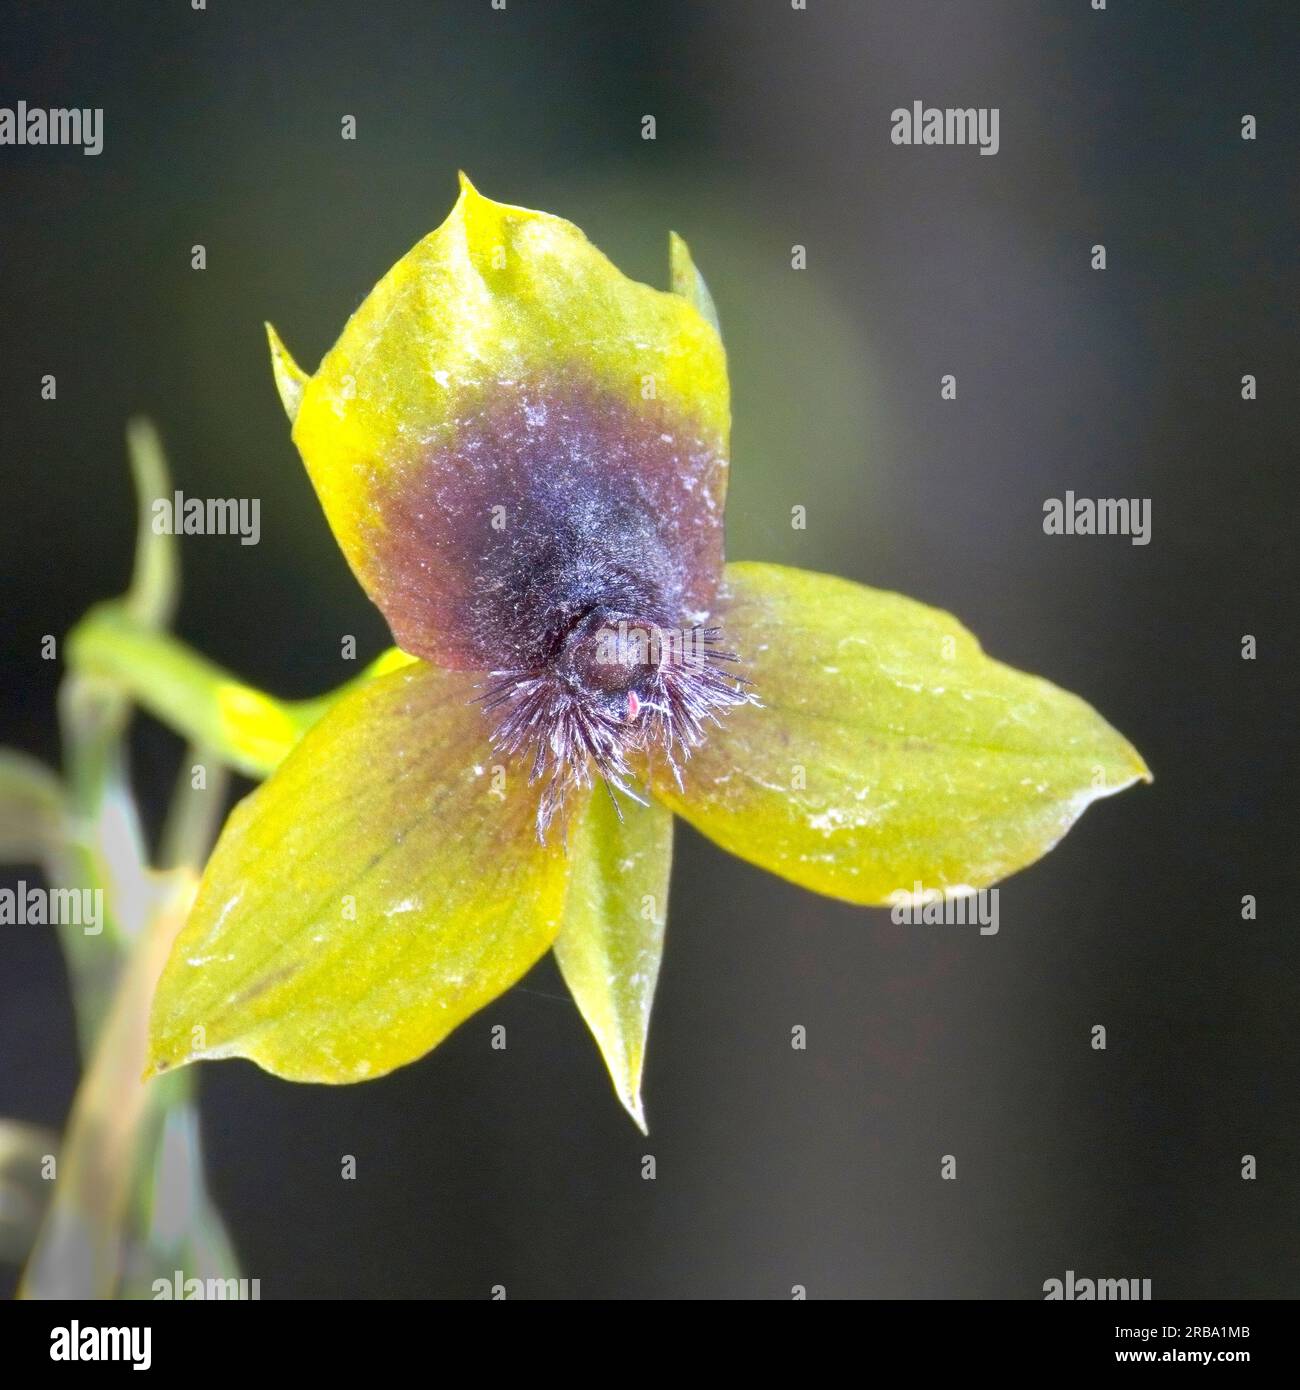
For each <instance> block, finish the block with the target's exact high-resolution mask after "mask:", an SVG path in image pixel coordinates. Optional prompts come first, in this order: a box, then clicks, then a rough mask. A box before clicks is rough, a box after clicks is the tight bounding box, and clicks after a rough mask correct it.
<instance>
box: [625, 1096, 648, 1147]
mask: <svg viewBox="0 0 1300 1390" xmlns="http://www.w3.org/2000/svg"><path fill="white" fill-rule="evenodd" d="M619 1100H620V1101H621V1102H622V1103H623V1109H624V1110H626V1111H627V1113H628V1114H629V1115H631V1117H632V1123H633V1124H634V1125H636V1127H637V1128H638V1129H639V1130H640V1131H641V1133H642V1134H644V1135H645V1136H646V1138H647V1139H648V1138H649V1137H650V1126H649V1125H648V1124H646V1118H645V1106H644V1105H643V1104H642V1102H641V1093H640V1092H639V1091H638V1092H637V1093H636V1094H634V1095H623V1094H621V1093H620V1095H619Z"/></svg>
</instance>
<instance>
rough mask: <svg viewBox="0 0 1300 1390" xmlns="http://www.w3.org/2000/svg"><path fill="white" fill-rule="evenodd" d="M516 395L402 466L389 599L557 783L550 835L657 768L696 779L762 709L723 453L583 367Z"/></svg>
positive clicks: (470, 408) (693, 427)
mask: <svg viewBox="0 0 1300 1390" xmlns="http://www.w3.org/2000/svg"><path fill="white" fill-rule="evenodd" d="M512 385H513V389H512V390H511V391H509V392H503V391H502V390H500V388H499V386H494V387H493V389H491V390H485V391H484V392H483V395H482V397H481V398H480V399H473V398H469V397H466V398H465V399H463V400H462V401H461V403H460V410H459V419H458V422H457V426H456V429H455V430H454V432H452V434H451V435H450V436H449V437H448V438H446V439H445V440H444V441H443V442H441V443H439V444H436V445H434V444H424V443H422V442H420V441H419V440H418V439H413V441H412V444H411V451H410V454H409V456H408V457H406V458H405V459H403V460H402V461H401V462H400V463H399V465H398V466H396V467H392V468H390V470H389V474H388V477H389V483H388V486H387V488H386V489H385V490H382V491H381V492H380V493H379V494H377V495H378V501H379V505H378V508H377V512H376V516H375V522H374V524H375V526H376V531H375V534H374V536H373V538H372V541H371V551H372V553H373V554H374V555H376V556H378V557H380V559H379V560H378V561H377V562H376V564H377V569H376V572H375V573H374V574H373V575H372V576H371V587H372V594H373V596H374V597H375V599H376V601H377V602H378V603H379V605H380V607H381V608H382V609H383V610H384V613H385V616H386V617H387V618H388V620H389V622H390V623H391V624H392V627H393V633H394V636H395V637H396V638H397V640H398V642H399V643H400V645H401V646H402V647H403V648H404V649H405V650H406V651H408V652H411V653H412V654H413V655H415V656H420V657H423V658H424V659H425V660H427V661H432V662H434V663H435V664H437V665H442V666H448V667H452V668H456V669H459V670H472V671H481V672H483V673H484V674H485V680H484V682H483V685H482V687H481V688H482V690H483V691H484V694H483V696H482V702H483V706H484V708H485V710H486V711H487V712H488V715H489V718H490V719H491V720H492V721H493V725H494V728H493V730H492V733H491V738H492V741H493V743H494V745H495V747H497V748H498V749H499V750H501V751H502V752H503V753H505V754H508V755H510V756H511V757H519V758H527V759H528V760H529V761H528V767H529V771H530V775H531V778H532V780H533V781H534V782H537V783H540V784H541V792H540V798H539V807H538V815H537V823H538V833H539V835H541V834H545V832H546V830H547V827H548V826H549V825H550V824H551V822H552V821H553V820H554V819H555V818H556V816H557V814H558V813H560V812H561V810H562V808H563V805H564V802H565V798H566V794H567V793H568V792H569V791H570V790H571V789H574V788H584V787H590V786H591V785H592V784H593V783H594V781H595V780H596V779H598V778H599V779H603V780H604V781H605V782H606V784H607V785H608V786H609V787H610V788H611V789H614V790H620V791H623V792H626V793H627V794H629V795H634V794H635V793H634V791H633V782H634V780H635V777H636V776H638V775H640V773H641V771H642V770H643V767H644V762H645V757H643V756H642V755H646V757H651V758H652V757H654V756H656V755H661V756H663V757H664V758H666V759H667V762H668V765H669V767H670V768H671V769H672V771H673V772H674V773H675V774H676V773H679V771H680V766H681V763H682V761H683V760H684V759H685V758H686V757H687V756H689V754H690V751H691V749H692V748H694V747H696V746H697V745H698V744H699V743H700V741H701V740H702V738H703V737H704V733H705V729H706V727H707V726H708V725H709V724H710V723H711V722H714V721H716V719H717V717H718V715H719V713H720V712H721V711H722V710H723V709H725V708H727V707H729V706H734V705H740V704H745V703H747V702H749V700H750V699H751V697H750V696H749V695H748V694H747V693H746V692H747V682H746V681H745V680H744V679H743V677H741V676H740V675H738V674H736V673H735V671H734V669H733V664H734V662H735V660H736V658H735V656H734V655H733V654H732V653H731V652H728V651H725V650H724V649H723V647H722V637H721V633H720V631H719V629H718V628H717V627H714V626H710V625H709V623H710V621H711V620H710V614H711V613H712V612H714V610H715V606H716V602H715V601H716V597H717V590H718V584H719V581H720V579H721V576H722V501H723V496H724V493H725V489H726V472H727V461H726V457H725V454H724V453H723V449H724V447H725V446H724V441H723V440H722V439H721V438H719V437H718V436H717V435H716V434H715V433H711V432H710V431H709V430H708V429H707V428H705V427H704V426H702V425H700V424H699V423H698V422H696V421H694V420H693V419H691V418H689V417H688V416H686V415H684V414H683V413H682V411H681V408H680V406H678V407H675V408H674V407H670V406H669V405H668V404H666V403H665V402H663V401H660V400H655V399H651V400H640V399H636V400H632V399H629V398H628V397H627V395H626V394H615V393H611V392H608V391H602V390H599V389H597V388H596V387H595V386H594V385H592V384H591V383H590V381H589V380H587V379H585V376H584V373H583V371H582V369H581V367H574V368H573V369H572V370H566V369H564V368H563V367H560V366H556V367H555V368H554V369H552V370H551V371H549V372H548V373H547V374H546V376H545V377H544V378H537V379H531V380H527V381H520V382H516V383H513V384H512ZM634 768H635V772H634ZM616 804H617V803H616Z"/></svg>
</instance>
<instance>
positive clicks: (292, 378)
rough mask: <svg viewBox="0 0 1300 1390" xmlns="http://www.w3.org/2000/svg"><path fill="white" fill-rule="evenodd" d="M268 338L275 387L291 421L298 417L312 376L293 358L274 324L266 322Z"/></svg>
mask: <svg viewBox="0 0 1300 1390" xmlns="http://www.w3.org/2000/svg"><path fill="white" fill-rule="evenodd" d="M266 340H267V342H268V343H269V344H270V347H271V370H272V372H274V373H275V389H276V390H277V391H278V392H279V394H280V404H281V405H283V406H284V413H285V414H286V415H287V416H288V417H289V423H290V424H291V425H292V424H293V422H294V421H295V420H296V419H297V418H298V410H299V407H300V406H301V405H302V393H303V392H304V391H305V390H306V389H307V383H308V381H310V380H311V378H310V376H309V375H308V374H307V373H306V372H304V371H303V370H302V368H301V367H300V366H299V365H298V364H297V363H296V362H295V361H294V360H293V358H292V356H291V355H290V353H289V349H288V348H287V347H285V345H284V343H283V342H282V341H281V338H280V335H279V334H278V333H277V332H276V331H275V328H274V326H273V325H272V324H269V323H268V324H266Z"/></svg>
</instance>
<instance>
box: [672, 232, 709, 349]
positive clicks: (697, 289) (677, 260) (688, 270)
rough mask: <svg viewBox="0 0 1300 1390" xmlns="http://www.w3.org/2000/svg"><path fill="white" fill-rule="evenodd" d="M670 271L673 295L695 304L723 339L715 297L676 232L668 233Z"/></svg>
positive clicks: (689, 251) (688, 249)
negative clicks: (678, 295) (714, 301)
mask: <svg viewBox="0 0 1300 1390" xmlns="http://www.w3.org/2000/svg"><path fill="white" fill-rule="evenodd" d="M668 271H669V276H670V278H671V283H672V287H673V293H674V294H680V295H681V296H682V298H683V299H686V300H688V301H689V302H690V303H691V304H693V305H694V306H695V308H696V309H697V310H698V311H699V313H700V316H701V317H702V318H704V319H707V320H708V322H709V323H711V324H712V325H713V328H714V331H715V332H717V334H718V336H719V337H721V335H722V330H721V328H720V327H719V325H718V310H717V306H716V305H715V304H714V303H713V296H712V295H711V294H710V293H709V287H708V285H706V284H705V283H704V276H703V275H701V274H700V272H699V268H698V267H697V266H696V264H695V260H694V258H693V257H692V255H691V248H690V247H689V246H687V244H686V242H685V241H684V240H683V239H682V238H681V237H679V236H678V235H677V233H676V232H669V233H668Z"/></svg>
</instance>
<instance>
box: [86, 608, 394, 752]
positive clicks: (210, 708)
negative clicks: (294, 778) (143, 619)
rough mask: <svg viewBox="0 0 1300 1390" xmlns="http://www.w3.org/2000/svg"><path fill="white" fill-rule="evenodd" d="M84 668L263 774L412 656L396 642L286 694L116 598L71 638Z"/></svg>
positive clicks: (191, 737)
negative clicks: (319, 683) (321, 691)
mask: <svg viewBox="0 0 1300 1390" xmlns="http://www.w3.org/2000/svg"><path fill="white" fill-rule="evenodd" d="M68 659H69V661H70V662H71V664H72V666H73V667H74V668H75V669H76V670H78V671H81V672H84V673H86V674H91V675H97V676H102V677H105V678H107V679H109V680H112V681H113V682H114V683H116V684H117V685H118V687H119V688H120V689H121V690H122V691H124V692H125V693H126V694H128V695H130V696H131V698H132V699H133V700H135V701H136V702H137V703H138V704H139V705H140V706H141V707H142V708H144V709H146V710H148V711H149V713H150V714H152V715H153V716H154V718H155V719H158V720H160V721H161V722H162V723H164V724H166V725H168V726H169V727H170V728H172V729H175V730H176V731H177V732H178V733H180V734H182V735H184V736H185V737H186V738H188V739H189V740H190V741H191V742H193V743H197V744H201V745H203V746H205V747H208V748H210V749H212V751H213V752H214V753H215V754H216V755H217V756H218V757H220V758H221V759H222V760H223V761H224V762H226V763H228V764H229V765H230V766H231V767H233V768H234V769H235V770H236V771H237V772H242V773H244V774H245V775H246V776H248V777H265V776H266V775H267V774H268V773H269V772H270V771H271V770H272V769H273V768H275V767H276V766H278V764H279V763H280V762H281V760H282V759H283V758H284V757H285V755H286V754H287V753H288V752H289V750H290V749H291V748H292V747H293V746H294V744H296V743H297V742H298V740H299V739H300V738H301V737H302V736H303V734H305V733H306V732H307V730H308V729H310V728H311V727H312V725H313V724H315V723H316V722H317V720H319V719H320V717H321V716H322V715H323V714H324V713H325V711H326V710H327V709H329V708H330V706H331V705H332V704H333V703H334V702H335V701H336V700H337V699H338V698H339V697H340V696H341V695H342V694H343V693H344V692H346V691H349V690H351V689H354V688H355V687H356V686H358V685H360V684H364V683H365V682H366V681H368V680H372V679H374V678H375V677H376V676H380V675H383V674H385V673H386V672H388V671H393V670H397V669H398V668H400V667H401V666H404V665H407V664H408V663H409V662H411V661H412V660H413V658H412V657H410V656H408V655H407V654H406V653H405V652H401V651H398V650H397V648H396V647H393V648H390V649H389V650H388V651H387V652H385V653H384V654H383V655H382V656H380V657H378V658H376V660H375V661H373V662H372V663H371V664H370V665H369V666H368V667H366V668H365V670H363V671H362V672H361V673H360V674H359V675H358V676H357V677H355V679H353V680H351V681H349V682H347V683H346V684H345V685H343V686H341V687H340V688H339V689H338V690H336V691H333V692H331V693H329V694H327V695H321V696H317V697H315V698H313V699H309V700H281V699H277V698H276V697H275V696H273V695H268V694H267V693H266V692H265V691H262V690H258V689H256V688H255V687H253V686H251V685H247V684H245V683H244V682H243V681H241V680H238V679H237V678H236V677H235V676H233V675H231V674H230V673H229V672H228V671H224V670H222V669H221V667H220V666H217V665H215V664H214V663H213V662H211V661H208V660H207V659H206V658H205V657H202V656H200V655H199V654H198V653H197V652H196V651H194V650H193V648H191V647H188V646H186V645H185V643H184V642H181V641H178V640H177V639H176V638H174V637H171V636H169V635H168V634H167V633H165V632H154V631H151V630H150V629H149V628H147V627H145V626H143V625H142V624H140V623H139V622H137V621H135V620H134V619H133V617H132V616H131V613H130V611H129V610H128V609H127V608H126V607H124V605H123V604H121V603H118V602H110V603H103V604H100V605H98V606H97V607H95V608H92V609H91V610H90V612H89V613H87V614H86V616H85V617H84V618H83V619H82V621H81V622H80V623H79V624H78V625H77V626H76V627H75V628H74V629H73V630H72V632H71V634H70V635H69V637H68Z"/></svg>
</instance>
